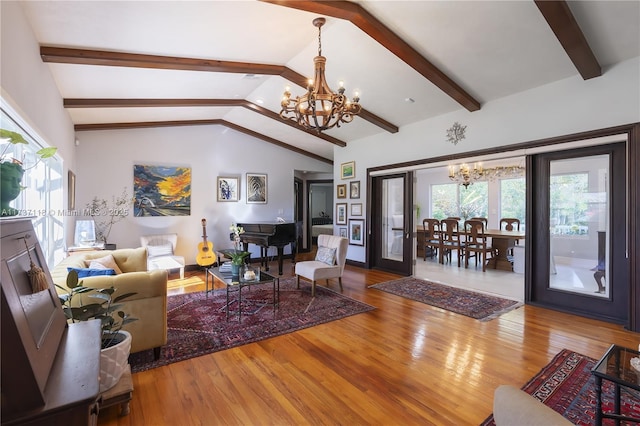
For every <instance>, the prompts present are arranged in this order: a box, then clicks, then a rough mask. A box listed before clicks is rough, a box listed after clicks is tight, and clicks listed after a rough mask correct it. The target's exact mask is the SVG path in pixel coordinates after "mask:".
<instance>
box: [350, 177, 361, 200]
mask: <svg viewBox="0 0 640 426" xmlns="http://www.w3.org/2000/svg"><path fill="white" fill-rule="evenodd" d="M349 196H350V197H351V198H354V199H357V198H360V181H359V180H357V181H355V182H351V183H349Z"/></svg>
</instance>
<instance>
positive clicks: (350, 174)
mask: <svg viewBox="0 0 640 426" xmlns="http://www.w3.org/2000/svg"><path fill="white" fill-rule="evenodd" d="M340 177H341V178H342V179H353V178H354V177H356V162H355V161H349V162H346V163H342V164H341V165H340Z"/></svg>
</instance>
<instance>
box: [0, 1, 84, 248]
mask: <svg viewBox="0 0 640 426" xmlns="http://www.w3.org/2000/svg"><path fill="white" fill-rule="evenodd" d="M0 15H1V16H0V19H1V21H0V30H1V32H0V34H1V36H0V37H1V40H0V42H1V46H2V49H1V50H0V52H1V53H2V58H1V60H0V77H1V78H0V85H1V86H2V98H3V100H4V101H5V102H6V103H7V104H8V105H9V106H10V107H11V108H12V109H13V110H14V111H16V112H17V113H18V114H20V116H21V117H20V118H22V119H23V120H24V121H25V122H26V123H27V125H28V126H29V127H31V129H32V130H33V132H34V133H35V134H32V136H34V138H36V139H39V140H40V142H42V143H44V144H46V145H50V146H55V147H57V148H58V155H59V156H60V157H61V158H62V159H63V165H64V170H63V185H64V187H65V188H66V187H67V185H68V183H67V170H68V169H69V168H70V167H71V168H73V167H74V166H75V152H74V150H73V148H74V138H75V134H74V129H73V124H72V122H71V118H70V117H69V114H68V113H67V111H66V110H65V109H64V108H63V106H62V97H61V96H60V93H59V92H58V89H57V87H56V85H55V82H54V80H53V76H52V75H51V73H50V71H49V66H48V65H47V64H45V63H43V62H42V59H40V47H39V45H38V43H37V41H36V39H35V36H34V34H33V31H32V30H31V26H30V24H29V22H28V21H27V19H26V16H25V15H24V13H23V11H22V7H21V6H20V4H19V2H14V1H0ZM64 194H65V200H64V204H63V205H64V206H66V205H67V199H66V197H67V191H64ZM59 219H60V220H63V221H64V223H65V226H66V227H65V230H66V231H67V232H66V234H67V236H68V238H70V239H72V238H73V235H72V233H73V230H72V226H68V225H69V223H71V224H73V219H72V218H70V217H67V216H65V217H60V218H59ZM69 228H71V230H69Z"/></svg>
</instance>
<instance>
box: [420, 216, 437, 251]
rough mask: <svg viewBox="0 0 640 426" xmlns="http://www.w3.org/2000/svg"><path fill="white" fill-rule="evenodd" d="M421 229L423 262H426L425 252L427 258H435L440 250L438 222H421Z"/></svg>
mask: <svg viewBox="0 0 640 426" xmlns="http://www.w3.org/2000/svg"><path fill="white" fill-rule="evenodd" d="M422 228H423V229H424V260H425V261H426V260H427V252H428V253H429V257H433V256H436V255H437V254H438V249H439V248H440V221H439V220H438V219H433V218H428V219H423V220H422Z"/></svg>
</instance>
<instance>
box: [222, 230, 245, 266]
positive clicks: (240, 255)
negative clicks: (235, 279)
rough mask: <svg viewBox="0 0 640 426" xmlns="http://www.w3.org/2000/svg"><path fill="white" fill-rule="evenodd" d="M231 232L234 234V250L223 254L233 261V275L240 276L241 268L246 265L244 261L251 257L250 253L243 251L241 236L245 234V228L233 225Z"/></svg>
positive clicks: (224, 251) (225, 251)
mask: <svg viewBox="0 0 640 426" xmlns="http://www.w3.org/2000/svg"><path fill="white" fill-rule="evenodd" d="M229 230H230V231H231V233H232V234H233V250H223V251H222V253H223V254H224V255H225V256H226V257H229V258H230V259H231V275H233V276H238V275H240V267H241V266H242V264H243V263H244V259H245V258H246V257H247V256H249V254H250V253H249V252H248V251H244V250H242V249H241V248H240V247H241V246H240V245H241V244H242V243H241V242H240V235H242V234H244V228H243V227H242V226H237V225H236V224H235V223H232V224H231V226H230V227H229Z"/></svg>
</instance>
